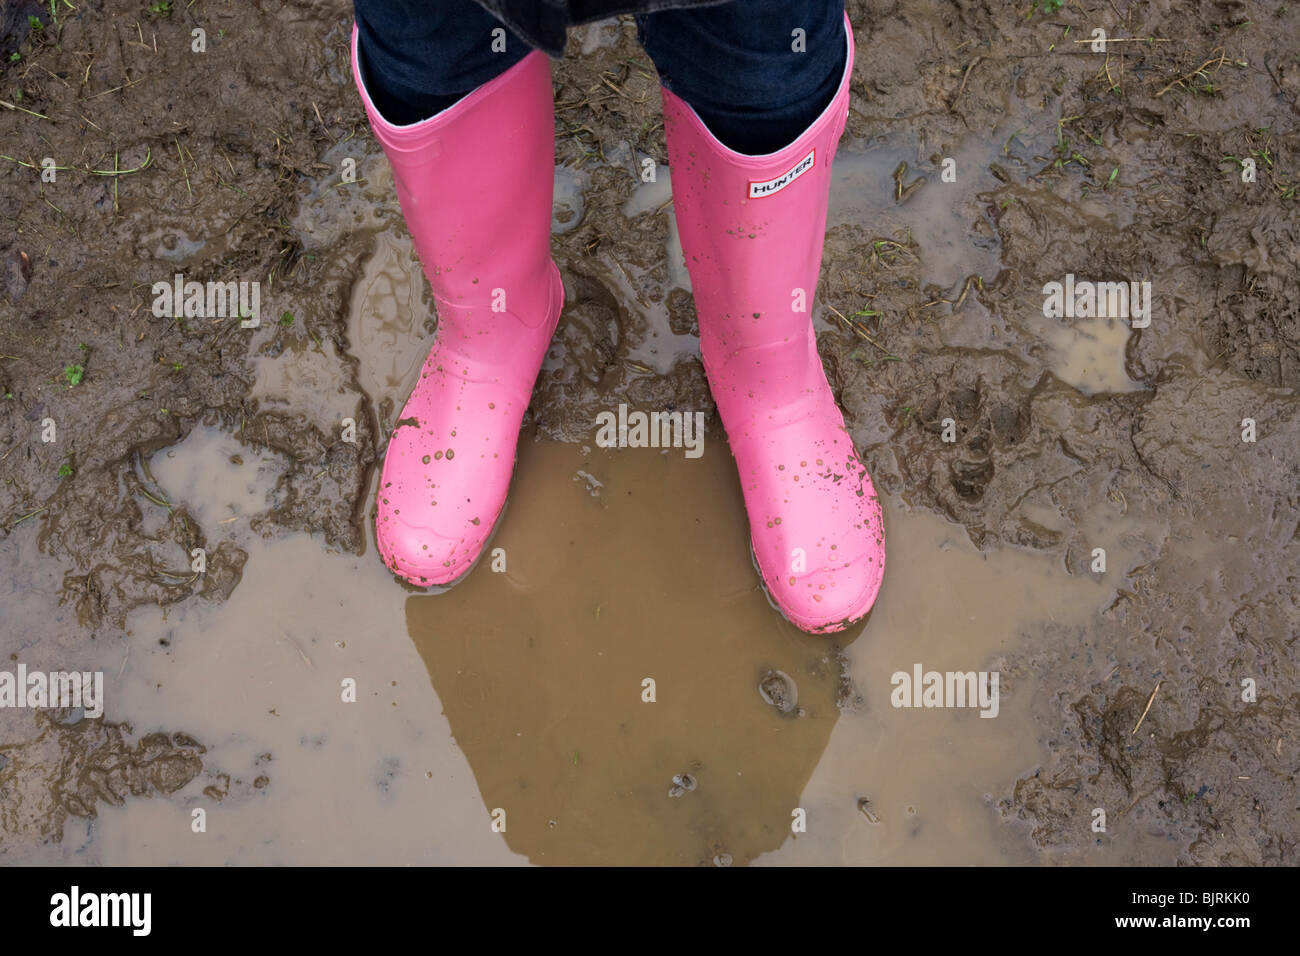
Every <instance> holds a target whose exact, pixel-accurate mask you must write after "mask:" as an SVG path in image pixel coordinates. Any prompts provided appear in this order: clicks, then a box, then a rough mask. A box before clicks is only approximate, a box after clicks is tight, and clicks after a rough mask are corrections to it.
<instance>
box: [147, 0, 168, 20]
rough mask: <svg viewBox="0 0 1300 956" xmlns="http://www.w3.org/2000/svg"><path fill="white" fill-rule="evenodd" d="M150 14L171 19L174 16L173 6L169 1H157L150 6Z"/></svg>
mask: <svg viewBox="0 0 1300 956" xmlns="http://www.w3.org/2000/svg"><path fill="white" fill-rule="evenodd" d="M149 12H150V13H152V14H153V15H154V16H155V17H169V16H171V15H172V5H171V3H170V2H168V0H155V2H154V3H151V4H149Z"/></svg>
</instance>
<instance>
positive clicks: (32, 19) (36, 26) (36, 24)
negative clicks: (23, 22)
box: [27, 13, 45, 30]
mask: <svg viewBox="0 0 1300 956" xmlns="http://www.w3.org/2000/svg"><path fill="white" fill-rule="evenodd" d="M27 25H28V26H29V27H31V28H32V29H33V30H44V29H45V24H44V23H41V18H40V17H37V16H33V15H32V14H30V13H29V14H27Z"/></svg>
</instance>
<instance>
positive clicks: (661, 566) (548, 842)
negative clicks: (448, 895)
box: [0, 0, 1300, 865]
mask: <svg viewBox="0 0 1300 956" xmlns="http://www.w3.org/2000/svg"><path fill="white" fill-rule="evenodd" d="M162 6H166V5H162ZM1029 7H1030V5H1028V4H1023V5H1015V4H1008V3H994V2H987V0H959V2H956V3H952V2H937V0H936V2H922V3H901V2H898V3H890V2H885V3H871V4H866V3H858V2H850V3H849V4H848V11H849V15H850V17H851V18H852V20H853V23H854V27H855V31H856V42H857V46H858V50H859V56H858V62H857V64H856V66H855V70H854V77H853V94H854V95H853V101H852V108H851V112H850V116H849V120H848V125H847V131H846V134H845V137H844V139H843V140H842V141H841V144H840V152H839V156H838V158H837V162H836V167H835V174H834V182H833V185H832V195H831V210H830V215H829V220H828V234H827V241H826V253H825V257H824V262H823V270H822V275H821V280H820V285H819V289H818V296H817V304H816V309H815V312H816V314H815V322H816V327H817V330H818V341H819V346H820V349H821V352H822V356H823V360H824V362H825V365H826V369H827V373H828V377H829V378H830V381H831V384H832V387H833V388H834V390H835V393H836V396H837V398H838V399H839V400H840V402H841V404H842V406H843V408H844V409H845V415H846V423H847V424H848V427H849V428H850V431H851V433H852V434H853V437H854V439H855V441H856V443H857V445H858V447H859V448H860V449H861V450H862V453H863V456H864V460H865V461H866V463H867V464H868V466H869V467H870V469H871V471H872V474H873V477H874V478H875V481H876V484H877V486H878V488H879V489H880V491H881V493H882V497H883V499H884V500H885V502H886V505H887V514H886V521H887V524H888V526H889V535H890V537H889V544H890V548H891V551H890V565H889V571H888V574H887V576H886V580H885V585H884V590H883V591H882V596H881V599H880V603H879V604H878V605H877V607H876V609H875V611H874V612H873V614H872V617H871V619H870V620H869V622H868V623H867V625H866V626H865V627H864V628H862V629H860V630H858V631H855V632H850V633H847V634H845V635H841V636H839V637H837V638H833V639H827V638H824V637H822V638H815V637H810V636H807V635H802V634H800V633H799V632H798V631H796V630H795V629H794V628H792V627H791V626H790V625H788V624H787V623H786V622H784V621H783V620H782V619H781V618H780V617H779V615H777V614H776V613H775V612H774V611H773V610H772V609H771V608H770V607H769V606H768V605H767V603H766V601H765V599H764V597H763V594H762V591H761V588H760V587H759V586H758V581H757V577H756V575H755V574H754V571H753V568H752V566H751V565H750V563H749V557H748V553H747V551H746V536H745V533H744V527H745V524H744V513H743V507H742V504H741V500H740V495H739V489H738V487H736V486H735V485H736V483H735V474H734V466H733V465H732V463H731V459H730V456H729V454H728V452H727V449H726V443H725V437H724V436H723V434H722V431H721V425H720V423H719V422H718V420H717V417H716V415H714V414H713V405H712V401H711V399H710V397H709V393H708V388H707V384H706V382H705V379H704V374H703V369H702V367H701V366H700V363H699V360H698V351H697V346H696V339H695V336H696V334H697V332H698V329H697V327H696V320H695V315H694V308H693V305H692V302H691V297H690V293H689V288H690V284H689V279H688V277H687V276H686V273H685V269H684V268H683V266H682V263H681V254H680V246H679V244H678V240H677V235H676V229H675V225H674V223H673V219H672V207H671V195H672V194H671V170H670V169H669V168H668V167H667V165H666V158H667V154H666V150H665V148H664V143H663V127H662V119H661V116H660V113H659V101H658V92H657V81H656V79H655V76H654V71H653V67H652V65H651V64H650V62H649V60H648V59H647V58H646V57H645V56H644V54H643V53H642V52H641V51H640V49H639V48H638V47H637V46H636V44H635V32H634V29H633V28H632V26H631V24H630V23H628V22H626V21H611V22H608V23H604V24H596V25H591V26H588V27H584V28H581V29H579V30H576V31H574V33H573V36H572V38H571V42H570V47H569V51H568V54H567V56H566V57H565V59H564V60H563V61H560V62H557V63H555V64H554V65H553V76H554V78H555V89H556V137H557V168H556V172H555V183H556V188H555V221H554V229H553V251H554V255H555V257H556V260H557V263H558V264H559V266H560V269H561V272H562V274H563V276H564V281H565V286H566V306H565V310H564V314H563V316H562V318H561V322H560V327H559V330H558V331H557V334H556V337H555V340H554V343H553V346H552V349H551V351H550V353H549V355H548V358H547V361H546V363H545V365H544V367H543V372H542V374H541V376H540V377H539V380H538V383H537V387H536V390H535V392H534V396H533V403H532V407H531V409H530V411H529V414H528V417H527V419H526V421H525V434H524V438H523V440H522V441H521V447H520V452H519V462H518V470H517V472H516V479H515V484H514V486H513V488H512V495H511V501H510V506H509V509H508V511H507V514H506V517H505V518H504V519H503V521H502V524H501V527H500V528H499V530H498V535H497V538H496V539H494V542H493V547H499V548H501V549H502V550H503V552H504V555H505V562H506V570H504V571H501V572H495V571H493V570H492V568H491V567H490V566H489V563H488V561H487V560H485V561H484V562H483V564H482V565H480V567H479V568H478V569H477V570H476V571H475V572H474V574H473V575H471V576H470V577H469V578H468V579H467V580H466V581H465V582H464V583H463V584H462V585H460V586H459V587H457V588H456V589H454V590H453V591H451V592H449V593H448V594H445V595H437V596H430V595H425V594H415V593H411V592H410V591H409V590H408V589H405V588H403V587H402V586H401V585H400V584H398V583H397V582H395V581H394V580H393V579H392V576H391V575H389V574H388V572H387V571H386V570H385V569H384V568H383V566H382V564H381V563H380V562H379V561H378V558H377V556H376V555H375V552H374V548H373V528H372V525H373V515H372V509H373V501H372V497H373V496H372V490H373V484H374V481H375V472H376V465H377V463H378V462H379V461H381V460H382V454H383V446H384V442H385V440H386V436H387V434H388V432H389V430H390V429H391V428H392V427H393V425H394V424H395V419H396V416H397V413H398V411H399V410H400V407H401V404H402V401H403V399H404V397H405V394H406V391H407V390H409V388H410V386H411V385H412V383H413V380H414V376H415V375H416V374H418V368H419V365H420V362H421V361H422V359H423V357H424V354H425V352H426V351H427V348H428V345H429V343H430V340H431V336H432V335H433V333H434V330H435V328H436V319H435V316H434V313H433V309H432V305H431V300H430V296H429V293H428V289H427V284H426V283H425V281H424V279H423V277H422V275H421V274H420V272H419V268H418V265H417V264H415V263H414V261H413V259H412V255H411V247H410V240H409V236H407V234H406V231H405V227H404V225H403V224H402V222H401V217H400V213H399V211H398V209H397V205H396V200H395V197H394V195H393V192H392V183H391V173H390V171H389V169H388V166H387V163H386V161H385V160H384V158H383V156H382V154H381V153H380V152H379V151H378V148H377V146H376V144H375V142H374V140H373V138H372V137H371V136H370V135H369V133H368V131H367V130H366V127H365V123H364V117H363V114H362V111H361V108H360V104H359V103H358V101H357V99H356V95H355V91H354V90H353V88H352V87H351V80H350V74H349V67H348V60H347V48H346V41H347V35H348V29H349V27H350V23H349V21H348V20H347V18H346V11H344V10H341V9H340V8H339V7H338V5H337V4H333V3H325V2H317V3H307V2H295V3H293V4H274V3H254V4H245V5H240V6H239V7H238V8H237V9H236V8H232V7H226V6H223V5H208V4H205V3H203V2H202V0H200V2H199V3H196V4H193V5H191V6H189V7H181V6H180V5H175V4H173V5H171V7H170V8H169V9H168V11H167V12H166V13H161V12H156V11H154V10H152V9H144V8H143V7H137V6H133V5H130V4H110V5H109V9H107V10H106V11H88V10H84V9H83V10H79V11H77V12H75V13H73V12H72V11H68V12H67V14H66V15H65V14H64V13H63V12H60V14H59V19H58V20H57V21H53V20H51V19H50V17H49V9H48V6H42V5H41V4H36V3H24V2H16V3H9V4H6V5H5V6H4V8H3V16H2V17H0V87H3V92H0V100H3V101H4V103H5V104H6V105H5V106H0V144H2V146H0V155H2V156H3V158H0V207H2V208H3V211H4V220H5V223H6V226H7V228H6V229H5V230H4V231H3V235H0V258H3V269H2V270H0V273H2V274H3V277H4V283H3V286H0V670H7V669H12V668H13V667H16V666H17V664H18V663H19V662H21V663H23V664H24V665H26V666H27V667H28V668H29V669H32V670H36V669H45V670H73V669H75V670H96V669H98V670H103V671H104V674H105V683H106V707H105V714H104V716H103V717H102V718H99V719H92V718H86V717H85V716H84V714H81V713H78V712H77V711H76V710H71V711H68V710H57V711H56V710H51V711H43V712H33V711H31V710H18V709H5V708H0V860H4V861H6V862H34V861H63V862H100V863H114V862H132V863H144V862H206V863H222V862H315V863H323V862H349V861H371V862H433V861H447V862H465V863H504V862H528V861H531V862H533V863H584V862H590V863H635V862H641V863H688V864H696V863H699V864H704V865H723V864H732V865H742V864H746V863H769V862H770V863H778V864H779V863H783V862H853V863H873V862H879V863H916V862H945V863H962V864H968V863H990V862H1000V863H1029V862H1043V863H1057V862H1084V863H1182V864H1189V863H1190V864H1204V865H1220V864H1259V863H1286V862H1291V863H1294V862H1295V845H1296V839H1297V832H1296V815H1295V806H1296V799H1295V775H1296V772H1297V764H1298V761H1300V756H1298V754H1300V751H1298V749H1297V747H1298V744H1297V730H1298V728H1297V720H1298V718H1297V716H1296V715H1297V713H1298V711H1297V706H1296V705H1297V703H1298V701H1297V697H1296V694H1297V692H1296V688H1297V686H1300V680H1298V678H1300V673H1298V672H1297V662H1296V648H1295V634H1296V632H1297V626H1298V625H1300V610H1298V608H1297V598H1296V595H1297V593H1298V589H1297V582H1296V574H1297V571H1296V569H1297V567H1300V560H1297V559H1298V558H1300V538H1298V537H1297V530H1298V524H1300V519H1298V518H1297V514H1298V513H1300V512H1298V510H1297V505H1300V500H1298V495H1300V492H1298V491H1297V489H1300V468H1298V467H1297V464H1296V449H1297V448H1300V421H1297V409H1298V408H1300V402H1298V400H1297V395H1296V389H1297V387H1300V312H1298V311H1297V307H1296V305H1295V301H1294V295H1293V292H1294V289H1295V287H1296V281H1297V279H1298V278H1300V246H1298V245H1297V232H1298V231H1300V227H1298V226H1297V222H1300V218H1298V217H1297V212H1296V209H1297V207H1296V202H1297V198H1298V197H1297V190H1298V189H1300V168H1298V167H1297V160H1296V156H1297V152H1298V150H1300V131H1298V129H1300V128H1298V125H1297V108H1298V102H1297V97H1300V67H1298V66H1297V64H1296V41H1295V39H1294V38H1295V37H1296V36H1297V35H1300V8H1294V7H1289V6H1286V5H1275V4H1265V5H1259V6H1257V7H1251V8H1247V7H1246V6H1245V5H1236V4H1226V5H1225V4H1218V3H1212V2H1209V0H1204V2H1200V0H1197V2H1191V3H1179V4H1172V3H1152V4H1141V5H1132V6H1128V7H1123V6H1121V8H1120V10H1119V11H1117V10H1116V9H1115V8H1113V7H1110V6H1107V5H1091V4H1084V5H1079V4H1071V5H1068V6H1066V7H1064V8H1062V9H1061V10H1058V11H1056V12H1054V13H1051V14H1044V13H1042V12H1041V11H1039V10H1037V9H1036V8H1033V9H1030V8H1029ZM159 9H160V10H161V9H162V7H159ZM109 14H112V15H111V16H110V15H109ZM29 15H30V16H34V17H36V18H37V22H40V23H41V28H40V29H37V28H35V27H34V26H33V25H32V24H31V22H30V21H29V20H28V17H29ZM195 27H202V28H203V29H204V30H205V31H206V35H207V44H208V47H207V52H206V53H203V54H196V53H194V52H192V50H191V30H192V29H194V28H195ZM1096 27H1103V28H1105V29H1106V31H1107V34H1108V35H1109V36H1110V37H1112V38H1115V40H1116V42H1112V43H1111V44H1110V45H1109V48H1108V50H1107V51H1106V52H1095V51H1093V50H1092V49H1091V48H1090V46H1089V44H1088V43H1080V42H1077V41H1079V40H1086V39H1087V38H1089V37H1090V36H1091V33H1092V30H1093V29H1094V28H1096ZM13 54H17V57H16V58H15V57H13ZM11 107H12V108H11ZM45 157H51V158H53V160H54V163H53V165H54V166H55V167H57V169H56V170H55V178H54V180H53V181H49V180H46V179H43V178H42V161H43V159H44V158H45ZM645 158H650V159H653V160H655V161H656V162H657V163H658V164H659V165H658V166H657V167H656V178H655V181H654V182H649V183H647V182H643V181H642V179H641V178H640V175H639V174H640V171H641V169H642V164H641V161H642V160H643V159H645ZM945 160H952V161H953V162H952V164H950V165H949V164H945ZM1247 161H1249V162H1250V165H1252V166H1253V170H1254V179H1253V181H1250V182H1247V181H1243V172H1245V170H1246V168H1247ZM345 168H355V177H354V179H355V181H352V179H349V178H347V177H345V175H344V173H343V170H344V169H345ZM951 174H955V178H953V176H952V175H951ZM950 180H951V181H950ZM177 273H181V274H183V275H184V276H185V277H186V278H187V279H194V280H197V281H209V280H211V281H239V280H244V281H249V280H258V281H260V282H261V283H262V302H261V314H260V324H259V325H258V326H257V327H256V328H251V329H244V328H241V327H240V322H239V321H238V320H237V318H236V319H231V318H219V319H208V318H172V317H170V316H164V317H161V318H160V317H157V316H155V315H154V312H153V309H152V303H153V295H152V294H151V287H152V285H153V283H155V282H159V281H169V280H171V278H172V277H173V276H174V275H175V274H177ZM1067 274H1068V275H1072V276H1076V277H1080V278H1087V279H1091V280H1096V281H1115V282H1119V281H1123V282H1139V283H1140V282H1143V281H1148V282H1150V286H1151V299H1152V309H1151V316H1150V324H1149V325H1147V326H1146V327H1135V323H1131V322H1130V320H1128V319H1125V318H1064V317H1062V318H1049V317H1046V316H1045V315H1044V311H1043V307H1044V292H1043V286H1044V284H1045V283H1048V282H1053V281H1056V282H1060V281H1063V280H1064V279H1065V277H1066V276H1067ZM620 403H627V404H628V405H629V406H632V407H635V408H642V409H646V410H660V411H675V410H690V411H703V412H705V413H706V418H707V428H708V431H707V438H706V444H705V453H704V455H703V456H702V457H701V458H700V459H699V460H687V459H685V458H684V457H683V456H682V455H681V454H680V452H679V451H677V450H669V453H668V454H667V455H662V454H660V453H659V452H658V451H653V450H634V449H633V450H622V451H617V452H615V451H606V450H601V449H596V448H594V447H592V446H593V445H594V442H593V435H594V424H593V423H594V420H595V415H596V414H597V413H598V412H600V411H604V410H607V409H610V408H615V407H617V405H618V404H620ZM1246 420H1249V422H1250V423H1251V424H1250V426H1249V429H1248V426H1247V424H1246ZM51 424H52V425H53V428H54V431H53V432H50V431H49V427H50V425H51ZM1248 430H1249V432H1250V436H1249V437H1250V438H1253V439H1254V440H1243V435H1244V434H1246V432H1247V431H1248ZM46 436H52V437H50V438H46ZM946 438H952V439H953V440H945V439H946ZM1099 548H1100V549H1104V552H1105V554H1104V559H1103V560H1104V570H1101V569H1100V567H1101V566H1100V565H1099V564H1098V556H1097V549H1099ZM195 549H202V551H203V553H204V555H205V558H206V564H205V569H204V570H203V571H202V572H197V573H196V572H195V571H194V570H193V569H192V560H193V558H192V555H193V552H194V551H195ZM917 663H920V664H921V665H923V666H924V667H925V668H926V669H935V670H939V671H948V670H954V671H962V672H968V671H996V672H998V673H999V675H1000V692H1001V698H1002V699H1001V703H1000V710H999V712H998V716H997V717H996V718H994V719H982V718H981V717H980V716H979V713H978V712H977V711H975V710H972V709H969V708H966V709H961V708H948V709H936V710H926V709H915V708H899V707H894V706H893V705H892V704H891V702H890V696H891V691H892V689H893V688H892V685H891V675H894V674H895V673H896V672H900V671H901V672H910V671H911V669H912V667H913V665H914V664H917ZM346 678H351V679H353V680H355V681H356V685H357V688H358V690H357V700H356V703H344V702H343V701H342V700H341V697H340V688H341V682H343V681H344V680H345V679H346ZM645 678H652V679H653V680H654V681H655V688H656V700H655V701H654V702H647V701H643V700H642V693H643V687H642V681H643V680H644V679H645ZM1247 698H1249V699H1247ZM687 783H690V784H693V786H687V785H686V784H687ZM196 809H204V810H205V811H206V813H207V814H208V821H209V829H208V834H207V836H208V837H209V839H206V840H202V839H198V838H197V837H196V835H195V834H194V833H193V831H192V830H191V826H190V824H191V820H192V813H193V811H194V810H196ZM498 809H500V810H502V811H503V812H504V820H505V824H504V830H499V829H498V830H494V829H493V824H494V816H493V811H495V810H498ZM1098 809H1100V810H1102V811H1104V814H1105V819H1106V824H1105V829H1104V830H1098V829H1097V828H1096V826H1095V821H1096V819H1097V817H1096V811H1097V810H1098ZM797 810H801V811H803V813H804V817H805V819H806V828H805V829H802V830H799V829H795V830H794V831H792V820H793V819H794V817H793V816H792V815H793V814H795V811H797Z"/></svg>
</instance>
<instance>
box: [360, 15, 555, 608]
mask: <svg viewBox="0 0 1300 956" xmlns="http://www.w3.org/2000/svg"><path fill="white" fill-rule="evenodd" d="M358 55H359V53H358V45H357V33H356V30H355V28H354V29H353V34H352V69H353V76H354V77H355V79H356V83H357V89H358V90H360V92H361V98H362V100H363V101H364V103H365V107H366V113H367V115H368V116H369V117H370V125H371V127H372V129H373V130H374V132H375V136H376V138H377V139H378V140H379V142H380V143H381V144H382V145H383V147H384V152H385V153H386V154H387V155H388V160H389V162H390V163H391V164H392V167H393V178H394V180H395V181H396V186H397V197H398V200H399V201H400V202H401V206H402V215H403V216H404V217H405V219H406V225H407V228H408V229H410V232H411V239H412V240H413V242H414V244H415V250H416V252H417V253H418V254H419V257H420V262H421V264H422V265H423V266H424V271H425V275H426V276H428V278H429V284H430V285H431V286H432V287H433V296H434V299H435V301H436V303H437V311H438V331H437V338H436V340H435V341H434V344H433V348H432V350H431V351H430V352H429V357H428V358H427V359H426V360H425V363H424V367H423V369H422V370H421V372H420V380H419V382H418V383H417V384H416V386H415V390H414V391H412V392H411V396H410V398H409V399H407V402H406V405H405V407H404V408H403V409H402V414H401V415H400V416H399V418H398V422H397V426H396V428H394V430H393V435H392V438H391V439H390V440H389V442H388V451H387V454H386V456H385V459H384V469H383V474H382V475H381V477H380V480H379V503H378V517H377V520H376V525H375V532H376V538H377V540H378V542H379V551H380V553H381V554H382V555H383V558H384V563H385V564H387V565H388V567H389V568H391V569H392V570H393V571H394V572H396V573H397V574H399V575H401V576H402V577H403V578H406V579H407V580H408V581H410V582H411V583H412V584H416V585H420V586H426V587H427V586H448V585H451V584H454V583H456V582H457V581H458V580H459V579H460V578H461V577H463V576H464V575H465V574H466V572H468V571H469V570H470V568H471V567H472V566H473V564H474V562H475V561H476V560H477V559H478V557H479V555H480V554H481V553H482V550H483V546H484V545H485V544H486V542H487V540H488V538H489V537H490V536H491V534H492V530H493V528H494V526H495V525H496V522H497V519H498V518H499V517H500V515H501V511H502V509H503V508H504V506H505V500H506V492H507V491H508V490H509V487H510V475H511V472H513V471H514V461H515V445H516V442H517V440H518V437H519V426H520V423H521V421H522V420H523V416H524V411H525V410H526V409H527V408H528V401H529V399H530V397H531V395H532V390H533V383H534V381H535V380H536V378H537V372H538V369H540V368H541V364H542V359H543V358H544V357H545V354H546V348H547V345H548V343H549V342H550V340H551V334H552V333H553V332H554V331H555V326H556V323H557V322H558V320H559V317H560V309H561V307H562V305H563V302H564V287H563V285H562V283H561V281H560V273H559V270H558V269H557V268H556V267H555V263H554V262H553V261H552V260H551V250H550V229H551V184H552V180H553V169H554V166H555V127H554V116H553V111H554V103H553V99H552V93H551V73H550V67H549V64H548V63H547V60H546V56H545V54H543V53H540V52H536V51H534V52H533V53H530V54H529V55H528V56H526V57H524V59H523V60H521V61H520V62H519V63H516V64H515V65H514V66H513V67H511V68H510V69H509V70H507V71H506V72H505V73H503V74H501V75H500V76H498V77H497V78H496V79H494V80H491V81H490V82H488V83H485V84H484V85H482V86H480V87H479V88H478V89H476V90H475V91H474V92H473V93H470V94H469V95H468V96H466V97H464V98H463V99H461V100H459V101H458V102H456V103H455V104H454V105H452V106H451V107H449V108H448V109H446V110H443V111H442V112H441V113H438V114H437V115H435V116H433V117H430V118H429V119H427V120H423V121H422V122H419V123H415V124H412V125H410V126H394V125H392V124H391V123H388V122H387V121H386V120H384V118H383V117H382V116H380V115H379V112H378V110H376V109H375V105H374V103H373V102H372V101H371V99H370V96H369V94H368V93H367V92H366V88H365V84H364V83H363V81H362V78H361V71H360V69H359V68H358Z"/></svg>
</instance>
